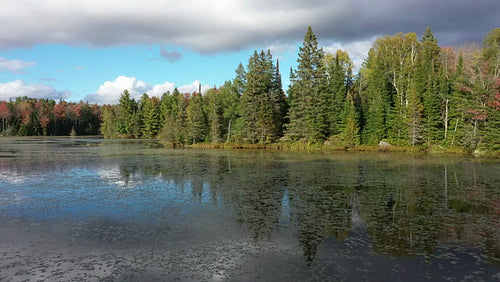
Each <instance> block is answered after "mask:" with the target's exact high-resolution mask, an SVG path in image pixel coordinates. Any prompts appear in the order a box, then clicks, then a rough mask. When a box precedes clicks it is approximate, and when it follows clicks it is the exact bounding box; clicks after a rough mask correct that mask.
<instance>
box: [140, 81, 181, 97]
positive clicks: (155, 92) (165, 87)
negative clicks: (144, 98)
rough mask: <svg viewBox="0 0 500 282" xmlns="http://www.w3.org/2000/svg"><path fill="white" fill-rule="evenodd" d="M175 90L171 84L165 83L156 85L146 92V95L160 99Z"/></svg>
mask: <svg viewBox="0 0 500 282" xmlns="http://www.w3.org/2000/svg"><path fill="white" fill-rule="evenodd" d="M174 88H175V84H174V83H173V82H168V81H165V83H163V84H156V85H155V86H153V88H152V89H150V90H148V91H147V92H146V93H147V94H148V95H149V96H156V97H161V96H162V95H163V93H167V92H172V91H173V90H174Z"/></svg>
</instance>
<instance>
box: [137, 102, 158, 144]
mask: <svg viewBox="0 0 500 282" xmlns="http://www.w3.org/2000/svg"><path fill="white" fill-rule="evenodd" d="M159 104H160V101H159V100H158V98H157V97H152V98H148V99H147V100H146V101H145V102H144V105H143V106H142V109H141V112H142V129H141V134H142V137H144V138H153V137H155V136H156V134H157V133H158V130H159V128H160V115H159Z"/></svg>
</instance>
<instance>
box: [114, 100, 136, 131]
mask: <svg viewBox="0 0 500 282" xmlns="http://www.w3.org/2000/svg"><path fill="white" fill-rule="evenodd" d="M117 122H118V127H117V131H118V133H120V134H121V135H122V136H125V137H137V136H138V134H139V126H138V115H137V103H136V102H135V100H134V99H133V98H131V97H130V93H129V92H128V90H125V91H123V94H122V95H121V96H120V100H119V105H118V115H117Z"/></svg>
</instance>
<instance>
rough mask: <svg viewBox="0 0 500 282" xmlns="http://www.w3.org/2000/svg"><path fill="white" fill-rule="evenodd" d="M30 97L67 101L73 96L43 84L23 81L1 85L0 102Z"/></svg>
mask: <svg viewBox="0 0 500 282" xmlns="http://www.w3.org/2000/svg"><path fill="white" fill-rule="evenodd" d="M22 96H28V97H30V98H47V99H66V98H68V97H69V96H71V93H70V92H68V91H57V90H56V89H54V87H52V86H50V85H47V84H43V83H31V84H26V83H25V82H24V81H22V80H14V81H10V82H7V83H0V100H8V99H10V98H15V97H22Z"/></svg>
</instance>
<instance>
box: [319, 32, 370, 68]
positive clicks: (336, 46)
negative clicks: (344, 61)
mask: <svg viewBox="0 0 500 282" xmlns="http://www.w3.org/2000/svg"><path fill="white" fill-rule="evenodd" d="M376 38H377V36H374V37H372V38H370V39H367V40H361V41H353V42H348V43H344V44H343V43H339V42H334V43H332V44H329V45H326V46H323V50H325V52H328V53H332V54H335V52H336V51H337V50H344V51H347V53H348V54H349V57H350V58H351V60H352V61H353V63H354V71H355V72H357V71H358V70H359V69H360V68H361V65H362V64H363V62H364V60H365V59H366V57H367V56H368V51H369V50H370V48H371V47H372V45H373V42H375V39H376Z"/></svg>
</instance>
